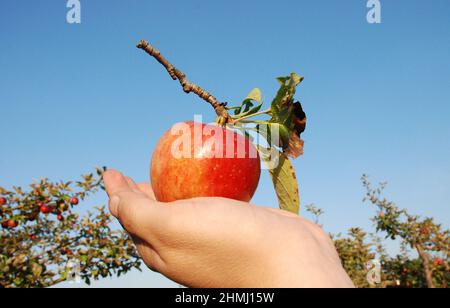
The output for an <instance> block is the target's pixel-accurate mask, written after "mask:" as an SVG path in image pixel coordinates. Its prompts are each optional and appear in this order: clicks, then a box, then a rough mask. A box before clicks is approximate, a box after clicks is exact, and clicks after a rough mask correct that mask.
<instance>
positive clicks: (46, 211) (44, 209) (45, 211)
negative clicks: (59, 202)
mask: <svg viewBox="0 0 450 308" xmlns="http://www.w3.org/2000/svg"><path fill="white" fill-rule="evenodd" d="M51 212H52V209H51V208H50V207H49V206H48V205H42V206H41V213H42V214H49V213H51Z"/></svg>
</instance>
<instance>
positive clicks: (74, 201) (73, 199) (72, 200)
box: [70, 197, 80, 205]
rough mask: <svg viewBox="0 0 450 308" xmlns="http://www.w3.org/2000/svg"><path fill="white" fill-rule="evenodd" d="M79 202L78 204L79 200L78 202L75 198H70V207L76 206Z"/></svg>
mask: <svg viewBox="0 0 450 308" xmlns="http://www.w3.org/2000/svg"><path fill="white" fill-rule="evenodd" d="M79 202H80V200H78V198H77V197H72V198H71V199H70V204H72V205H78V203H79Z"/></svg>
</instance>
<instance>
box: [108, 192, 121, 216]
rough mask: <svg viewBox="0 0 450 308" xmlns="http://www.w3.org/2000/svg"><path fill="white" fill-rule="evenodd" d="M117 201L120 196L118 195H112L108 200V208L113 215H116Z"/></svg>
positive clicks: (118, 201)
mask: <svg viewBox="0 0 450 308" xmlns="http://www.w3.org/2000/svg"><path fill="white" fill-rule="evenodd" d="M119 203H120V198H119V197H118V196H113V197H112V198H111V199H110V200H109V210H110V212H111V214H112V215H113V216H115V217H117V211H118V209H119Z"/></svg>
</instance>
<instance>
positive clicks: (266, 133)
mask: <svg viewBox="0 0 450 308" xmlns="http://www.w3.org/2000/svg"><path fill="white" fill-rule="evenodd" d="M262 125H264V126H265V129H262ZM256 128H257V131H258V133H259V134H260V135H261V136H262V137H263V138H264V139H266V141H267V143H268V144H269V145H270V146H275V147H283V144H288V143H289V138H290V136H289V130H288V128H287V127H286V126H285V125H283V124H278V123H271V122H267V123H264V124H261V125H260V124H258V125H257V127H256ZM273 131H275V132H278V136H279V140H278V143H277V144H272V132H273ZM273 141H276V140H273Z"/></svg>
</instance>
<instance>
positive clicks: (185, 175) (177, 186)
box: [150, 122, 261, 202]
mask: <svg viewBox="0 0 450 308" xmlns="http://www.w3.org/2000/svg"><path fill="white" fill-rule="evenodd" d="M150 173H151V174H150V177H151V182H152V187H153V191H154V192H155V196H156V199H157V200H158V201H161V202H172V201H176V200H184V199H191V198H197V197H223V198H230V199H235V200H240V201H245V202H249V201H250V200H251V198H252V197H253V195H254V193H255V191H256V188H257V187H258V182H259V177H260V174H261V162H260V159H259V155H258V152H257V150H256V148H255V146H254V145H253V144H252V143H251V141H250V140H249V139H248V138H247V137H245V136H243V135H241V134H239V133H236V132H235V131H232V130H229V129H225V128H222V127H218V126H213V125H206V124H199V123H194V122H184V123H179V124H176V125H175V126H174V127H173V128H172V129H171V130H169V131H168V132H166V133H165V134H164V136H163V137H162V138H161V140H160V141H159V143H158V145H157V146H156V149H155V152H154V153H153V157H152V162H151V172H150Z"/></svg>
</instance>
